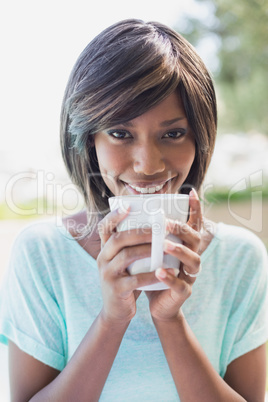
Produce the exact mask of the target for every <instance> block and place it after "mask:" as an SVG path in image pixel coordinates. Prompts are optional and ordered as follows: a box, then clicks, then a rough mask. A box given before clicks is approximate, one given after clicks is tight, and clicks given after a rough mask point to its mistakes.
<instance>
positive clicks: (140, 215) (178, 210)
mask: <svg viewBox="0 0 268 402" xmlns="http://www.w3.org/2000/svg"><path fill="white" fill-rule="evenodd" d="M109 205H110V208H111V211H113V210H115V209H117V208H120V209H121V211H126V209H127V208H128V207H130V212H129V214H128V215H127V216H126V218H125V219H124V220H123V221H122V222H120V224H119V225H118V226H117V231H128V230H132V229H137V228H138V229H148V228H151V229H152V248H151V257H149V258H142V259H139V260H136V261H135V262H133V263H132V264H131V265H130V266H129V267H128V272H129V273H130V274H131V275H135V274H139V273H143V272H151V271H155V270H156V269H157V268H160V267H161V268H173V269H174V270H175V273H176V274H178V273H179V268H180V261H179V260H178V259H177V258H175V257H173V256H171V255H169V254H166V255H164V239H165V238H167V239H169V240H171V241H173V242H176V243H181V240H180V239H179V238H178V237H177V236H174V235H172V234H167V233H166V223H165V219H166V218H169V219H174V220H178V221H180V222H182V223H185V222H186V221H187V218H188V209H189V196H188V195H184V194H143V195H124V196H117V197H111V198H109ZM167 288H168V286H167V285H165V284H164V283H162V282H158V283H155V284H153V285H149V286H143V287H141V288H139V290H163V289H167Z"/></svg>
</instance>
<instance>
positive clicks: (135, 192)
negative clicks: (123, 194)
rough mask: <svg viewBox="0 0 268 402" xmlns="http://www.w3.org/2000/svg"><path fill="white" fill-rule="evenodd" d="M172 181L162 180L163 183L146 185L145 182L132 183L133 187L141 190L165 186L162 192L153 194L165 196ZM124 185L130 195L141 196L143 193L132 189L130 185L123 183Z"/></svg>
mask: <svg viewBox="0 0 268 402" xmlns="http://www.w3.org/2000/svg"><path fill="white" fill-rule="evenodd" d="M172 180H173V178H172V179H168V180H162V181H158V182H150V183H148V182H147V183H145V182H135V183H131V186H134V187H141V188H151V187H156V186H161V185H163V183H165V184H164V186H163V187H162V188H161V190H159V191H155V192H154V193H152V194H165V192H166V191H167V189H168V187H169V186H170V183H171V181H172ZM122 183H123V184H124V186H125V188H126V189H127V191H128V192H129V193H130V194H139V195H141V194H142V193H141V192H139V191H136V190H135V189H134V188H132V187H130V185H129V184H128V183H126V182H124V181H122Z"/></svg>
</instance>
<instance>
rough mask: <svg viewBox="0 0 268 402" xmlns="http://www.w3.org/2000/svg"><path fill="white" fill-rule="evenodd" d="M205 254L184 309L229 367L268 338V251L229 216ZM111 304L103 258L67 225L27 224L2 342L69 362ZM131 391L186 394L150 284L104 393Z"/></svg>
mask: <svg viewBox="0 0 268 402" xmlns="http://www.w3.org/2000/svg"><path fill="white" fill-rule="evenodd" d="M201 260H202V267H203V269H202V272H201V274H200V276H199V277H198V278H197V280H196V282H195V284H194V286H193V292H192V295H191V297H190V298H189V299H188V300H187V301H186V302H185V303H184V305H183V312H184V315H185V317H186V319H187V321H188V323H189V325H190V327H191V328H192V330H193V332H194V334H195V335H196V337H197V339H198V341H199V343H200V344H201V346H202V348H203V350H204V351H205V353H206V355H207V356H208V358H209V360H210V362H211V363H212V365H213V366H214V368H215V370H216V371H217V372H218V373H219V374H220V375H221V376H222V377H223V376H224V374H225V372H226V368H227V366H228V364H229V363H230V362H231V361H232V360H234V359H236V358H237V357H239V356H241V355H243V354H245V353H247V352H249V351H250V350H253V349H255V348H256V347H258V346H260V345H261V344H263V343H264V342H266V340H267V339H268V324H267V321H268V311H267V310H268V300H267V253H266V250H265V247H264V245H263V244H262V242H261V241H260V240H259V239H258V238H257V237H256V236H255V235H253V234H252V233H250V232H249V231H247V230H245V229H241V228H238V227H234V226H228V225H225V224H222V223H220V224H218V228H217V232H216V234H215V236H214V238H213V240H212V242H211V243H210V245H209V246H208V248H207V249H206V250H205V252H204V253H203V254H202V257H201ZM101 308H102V297H101V289H100V281H99V275H98V267H97V263H96V261H95V260H94V259H93V258H92V257H91V256H90V255H89V254H88V253H87V252H86V251H85V250H84V249H83V248H82V247H81V246H80V245H79V244H78V243H77V242H76V241H75V240H74V239H73V238H72V236H71V235H70V234H69V233H68V232H67V231H66V229H65V227H64V226H63V225H59V226H56V224H55V223H54V222H52V221H45V222H44V221H42V222H36V223H34V224H31V225H29V226H28V227H26V228H25V229H23V230H22V231H21V233H20V234H19V235H18V237H17V239H16V241H15V242H14V245H13V250H12V253H11V258H10V263H9V269H8V271H7V274H6V276H5V279H4V282H3V285H2V289H1V293H0V341H1V342H3V343H5V344H7V343H8V339H10V340H12V341H13V342H14V343H16V344H17V346H18V347H19V348H20V349H22V350H23V351H25V352H26V353H28V354H29V355H32V356H34V357H35V358H36V359H38V360H40V361H42V362H44V363H45V364H47V365H49V366H51V367H54V368H56V369H58V370H62V369H63V368H64V367H65V365H66V364H67V363H68V361H69V359H70V358H71V356H72V355H73V353H74V352H75V350H76V348H77V347H78V345H79V344H80V342H81V341H82V339H83V337H84V336H85V334H86V332H87V331H88V329H89V327H90V326H91V325H92V323H93V322H94V320H95V318H96V317H97V315H98V314H99V312H100V310H101ZM178 358H179V356H178ZM189 380H190V379H189ZM191 380H193V379H191ZM126 400H127V401H139V402H142V401H146V402H148V401H153V402H157V401H161V402H162V401H163V400H164V401H165V402H166V401H179V396H178V394H177V391H176V387H175V385H174V382H173V379H172V376H171V373H170V370H169V367H168V364H167V361H166V358H165V355H164V353H163V350H162V347H161V343H160V341H159V338H158V335H157V332H156V330H155V327H154V325H153V322H152V319H151V316H150V313H149V308H148V300H147V297H146V295H145V294H144V293H142V294H141V296H140V297H139V298H138V301H137V313H136V315H135V317H134V318H133V320H132V322H131V323H130V325H129V327H128V329H127V331H126V333H125V336H124V338H123V341H122V343H121V346H120V349H119V352H118V354H117V356H116V359H115V361H114V364H113V366H112V369H111V371H110V374H109V376H108V379H107V381H106V384H105V386H104V389H103V392H102V395H101V398H100V401H109V402H110V401H124V402H125V401H126Z"/></svg>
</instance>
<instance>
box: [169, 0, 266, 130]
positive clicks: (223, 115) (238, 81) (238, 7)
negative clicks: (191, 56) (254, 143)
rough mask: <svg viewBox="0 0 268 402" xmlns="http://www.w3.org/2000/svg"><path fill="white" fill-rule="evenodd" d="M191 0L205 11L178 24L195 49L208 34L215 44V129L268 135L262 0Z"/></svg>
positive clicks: (264, 7) (264, 25) (264, 15)
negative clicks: (216, 95)
mask: <svg viewBox="0 0 268 402" xmlns="http://www.w3.org/2000/svg"><path fill="white" fill-rule="evenodd" d="M196 3H198V5H199V6H200V5H202V6H203V7H206V8H207V9H208V10H209V11H210V13H209V14H210V16H209V17H207V18H205V19H204V18H202V19H201V18H198V17H192V16H190V15H189V16H187V18H186V23H184V24H182V27H181V28H177V30H178V32H180V33H182V34H183V35H184V36H185V37H186V38H187V39H188V40H189V41H190V42H191V43H192V44H193V45H194V46H196V47H197V50H198V46H199V45H201V44H202V42H203V44H204V43H206V42H205V40H206V39H208V38H210V39H212V40H214V42H215V43H216V44H217V52H216V53H217V54H216V57H218V62H219V63H218V67H217V68H216V70H215V71H213V75H214V78H215V81H216V88H217V92H218V99H219V100H220V102H219V128H220V131H222V132H227V131H230V130H232V131H234V130H236V131H244V132H249V131H251V130H254V131H259V132H262V133H264V134H267V135H268V112H267V109H268V108H267V105H268V2H267V0H236V1H233V0H213V1H212V0H196ZM184 22H185V21H184ZM175 29H176V27H175Z"/></svg>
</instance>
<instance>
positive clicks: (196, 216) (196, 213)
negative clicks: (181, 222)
mask: <svg viewBox="0 0 268 402" xmlns="http://www.w3.org/2000/svg"><path fill="white" fill-rule="evenodd" d="M189 206H190V218H189V220H188V222H187V223H188V225H189V226H190V227H191V228H193V229H194V230H197V231H198V232H199V231H200V230H201V228H202V224H203V217H202V211H201V205H200V201H199V197H198V194H197V192H196V190H195V189H194V188H192V190H191V191H190V194H189Z"/></svg>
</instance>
